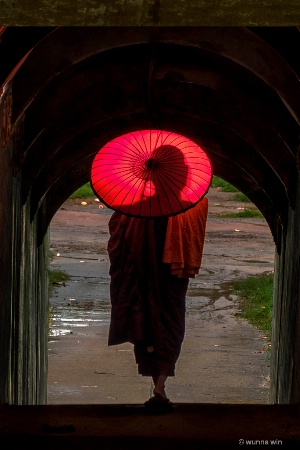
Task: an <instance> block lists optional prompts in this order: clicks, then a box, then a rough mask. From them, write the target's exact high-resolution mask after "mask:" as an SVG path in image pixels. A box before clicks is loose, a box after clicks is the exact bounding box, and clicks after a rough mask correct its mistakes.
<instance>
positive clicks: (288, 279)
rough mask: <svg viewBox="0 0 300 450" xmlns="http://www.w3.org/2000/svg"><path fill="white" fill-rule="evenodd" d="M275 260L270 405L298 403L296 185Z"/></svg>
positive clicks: (299, 225) (299, 227)
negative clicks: (293, 202)
mask: <svg viewBox="0 0 300 450" xmlns="http://www.w3.org/2000/svg"><path fill="white" fill-rule="evenodd" d="M299 178H300V177H299V175H298V188H297V190H298V196H297V202H296V208H295V210H292V209H291V208H290V210H289V217H288V226H287V231H286V233H282V237H281V243H280V253H279V254H277V255H276V258H275V273H274V280H275V282H274V299H273V327H272V333H273V334H272V351H271V386H270V401H271V403H281V404H282V403H298V402H300V342H299V340H300V306H299V299H300V289H299V285H300V183H299Z"/></svg>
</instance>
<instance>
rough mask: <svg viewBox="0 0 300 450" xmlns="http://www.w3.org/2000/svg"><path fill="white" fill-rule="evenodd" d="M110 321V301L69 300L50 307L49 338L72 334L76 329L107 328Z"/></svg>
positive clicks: (54, 303)
mask: <svg viewBox="0 0 300 450" xmlns="http://www.w3.org/2000/svg"><path fill="white" fill-rule="evenodd" d="M109 321H110V301H109V300H96V299H95V300H93V299H90V298H89V299H82V300H76V301H74V300H73V299H69V301H66V302H61V303H58V302H53V304H51V305H50V330H49V337H50V338H51V337H57V336H65V335H67V334H72V333H73V331H74V330H75V329H77V330H78V329H79V328H84V327H89V326H91V325H97V327H101V326H106V325H107V324H109Z"/></svg>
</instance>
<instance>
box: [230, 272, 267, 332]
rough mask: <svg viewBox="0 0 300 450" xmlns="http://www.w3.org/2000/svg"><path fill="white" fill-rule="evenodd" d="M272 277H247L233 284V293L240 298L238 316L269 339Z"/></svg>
mask: <svg viewBox="0 0 300 450" xmlns="http://www.w3.org/2000/svg"><path fill="white" fill-rule="evenodd" d="M273 280H274V275H273V274H269V275H264V276H259V277H249V278H246V279H245V280H239V281H236V282H235V283H234V284H233V291H234V293H235V294H236V295H237V296H238V297H239V298H240V309H241V310H242V312H241V314H239V316H241V317H244V318H245V319H247V320H248V321H249V322H250V323H251V324H252V325H253V326H254V327H255V328H257V329H259V330H261V331H263V332H264V333H265V334H266V336H267V337H268V338H269V339H271V330H272V303H273Z"/></svg>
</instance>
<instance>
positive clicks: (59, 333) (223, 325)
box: [48, 205, 274, 404]
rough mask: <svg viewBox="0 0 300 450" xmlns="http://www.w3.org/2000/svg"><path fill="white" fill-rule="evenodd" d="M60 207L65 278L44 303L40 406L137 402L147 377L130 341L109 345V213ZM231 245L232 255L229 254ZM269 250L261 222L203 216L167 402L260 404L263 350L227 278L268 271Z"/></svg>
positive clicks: (57, 239)
mask: <svg viewBox="0 0 300 450" xmlns="http://www.w3.org/2000/svg"><path fill="white" fill-rule="evenodd" d="M91 208H92V206H91V207H90V209H85V211H86V212H82V207H80V206H78V209H76V208H73V210H72V208H71V209H70V208H69V207H68V205H67V206H64V205H63V208H62V209H61V210H59V211H58V212H57V214H56V216H55V217H54V219H53V221H52V224H51V246H52V249H53V252H54V255H57V254H59V256H54V258H53V260H52V262H51V268H52V269H60V270H64V271H66V272H67V273H68V274H69V275H70V279H69V280H68V281H67V282H65V284H64V285H59V286H57V287H56V288H55V290H54V293H53V296H52V297H51V299H50V305H51V308H50V310H51V320H50V336H49V375H48V404H66V403H68V404H80V403H81V404H83V403H94V404H114V403H115V404H122V403H124V404H125V403H132V404H140V403H143V402H144V401H145V400H147V398H148V397H149V396H150V393H151V382H150V379H149V378H147V377H145V378H143V377H141V376H139V375H138V374H137V370H136V365H135V362H134V355H133V350H132V346H131V344H123V345H119V346H114V347H108V346H107V335H108V327H109V320H110V300H109V282H110V279H109V273H108V270H109V262H108V256H107V254H106V250H105V249H106V244H107V239H108V231H107V223H108V220H109V217H110V214H111V212H110V211H109V210H105V211H103V210H102V211H100V210H98V209H96V208H94V207H93V208H92V209H91ZM229 249H230V250H229ZM273 260H274V245H273V241H272V237H271V235H270V232H269V229H268V227H267V225H266V224H265V222H264V221H263V220H261V219H257V220H252V222H249V221H247V220H246V221H232V220H229V221H228V220H227V221H225V220H224V219H222V220H221V219H219V218H217V217H215V216H214V214H213V213H211V212H210V215H209V220H208V225H207V233H206V244H205V254H204V258H203V265H202V269H201V271H200V274H199V275H198V276H197V277H196V278H195V279H192V280H190V285H189V290H188V296H187V314H186V335H185V340H184V343H183V347H182V353H181V356H180V359H179V361H178V364H177V372H176V377H174V378H172V379H169V381H168V385H167V392H168V394H169V396H170V398H171V399H172V401H173V402H175V403H267V401H268V391H269V386H268V379H269V367H268V364H269V347H268V343H267V340H266V338H265V336H263V333H261V332H259V331H257V330H256V329H254V328H253V327H252V326H251V325H250V324H249V323H248V322H247V321H245V320H243V319H241V318H240V317H239V314H238V309H239V306H238V301H237V298H236V296H235V295H233V294H232V287H231V286H232V280H234V279H236V278H242V277H245V276H248V275H255V274H259V273H267V272H270V271H271V270H272V269H273Z"/></svg>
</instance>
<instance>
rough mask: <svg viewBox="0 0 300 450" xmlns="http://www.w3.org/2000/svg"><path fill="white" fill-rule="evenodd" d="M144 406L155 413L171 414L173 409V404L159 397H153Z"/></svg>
mask: <svg viewBox="0 0 300 450" xmlns="http://www.w3.org/2000/svg"><path fill="white" fill-rule="evenodd" d="M144 406H145V407H146V408H147V409H148V410H151V411H153V412H170V411H172V409H173V404H172V403H171V402H170V400H169V399H168V398H166V399H165V398H162V397H158V396H154V397H151V398H150V399H149V400H147V401H146V402H145V403H144Z"/></svg>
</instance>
